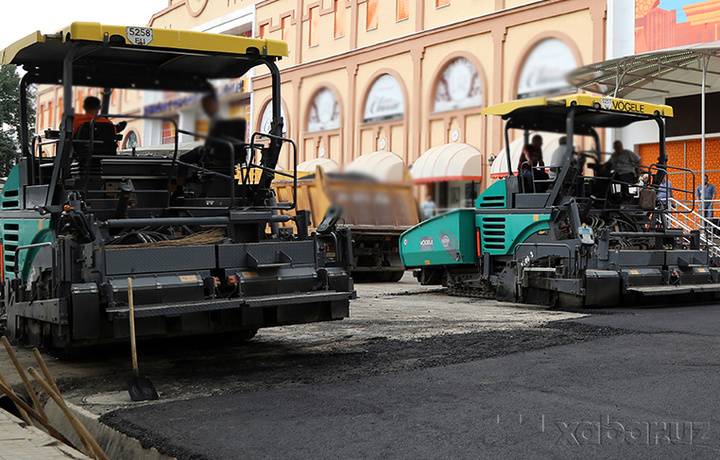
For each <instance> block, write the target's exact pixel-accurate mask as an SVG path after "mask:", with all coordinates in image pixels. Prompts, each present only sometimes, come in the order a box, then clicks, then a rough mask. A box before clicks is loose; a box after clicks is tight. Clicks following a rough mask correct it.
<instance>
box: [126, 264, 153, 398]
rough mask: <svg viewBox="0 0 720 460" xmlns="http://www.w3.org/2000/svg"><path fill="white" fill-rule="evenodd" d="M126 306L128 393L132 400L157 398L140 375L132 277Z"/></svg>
mask: <svg viewBox="0 0 720 460" xmlns="http://www.w3.org/2000/svg"><path fill="white" fill-rule="evenodd" d="M127 284H128V308H129V315H128V316H129V317H130V350H131V352H132V365H133V377H132V378H131V379H129V380H128V393H130V399H132V400H133V401H149V400H153V399H158V394H157V391H155V387H154V386H153V384H152V382H151V381H150V379H149V378H147V377H140V371H139V370H138V359H137V347H136V345H135V306H134V302H133V290H132V278H128V280H127Z"/></svg>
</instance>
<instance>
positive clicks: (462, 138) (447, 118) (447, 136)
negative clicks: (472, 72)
mask: <svg viewBox="0 0 720 460" xmlns="http://www.w3.org/2000/svg"><path fill="white" fill-rule="evenodd" d="M461 58H462V59H466V60H467V61H469V62H470V63H471V64H472V65H474V66H475V69H476V70H477V72H478V76H479V80H480V87H481V92H482V94H481V98H480V99H481V100H480V105H477V106H468V107H462V108H458V109H454V110H446V111H439V112H435V111H434V108H435V107H434V106H435V99H436V95H437V91H438V85H439V83H440V81H441V79H442V77H443V74H444V73H445V70H446V69H447V68H448V66H449V65H450V64H452V63H453V62H455V61H456V60H458V59H461ZM487 87H488V85H487V77H486V74H485V69H484V68H483V66H482V64H481V63H480V60H479V59H478V58H477V57H476V56H475V55H473V54H472V53H469V52H467V51H455V52H453V53H450V54H448V55H447V56H445V58H444V59H443V60H442V61H440V64H439V65H438V66H437V68H436V69H435V72H434V73H433V75H432V77H431V79H430V92H429V95H428V98H427V103H426V109H425V111H424V125H425V126H426V127H427V129H425V136H424V137H425V138H424V140H423V141H424V145H423V149H422V150H423V151H425V150H427V149H428V148H430V147H431V146H433V145H441V144H447V143H450V142H463V143H472V144H473V145H475V147H476V148H478V149H479V150H483V149H482V144H481V142H484V139H485V138H486V135H485V134H486V127H487V121H486V119H485V117H482V116H481V115H480V114H479V112H480V108H481V107H484V106H486V105H487V98H488V96H487V90H486V89H487ZM469 122H477V123H478V124H479V133H476V134H477V136H475V138H474V139H470V138H469V136H468V131H469V130H470V129H472V131H473V132H475V131H476V128H477V127H476V126H474V125H473V126H469ZM438 125H441V126H442V136H441V139H433V138H432V137H433V127H434V126H438ZM455 129H457V130H458V137H457V139H453V138H452V134H453V131H454V130H455ZM436 137H437V136H436Z"/></svg>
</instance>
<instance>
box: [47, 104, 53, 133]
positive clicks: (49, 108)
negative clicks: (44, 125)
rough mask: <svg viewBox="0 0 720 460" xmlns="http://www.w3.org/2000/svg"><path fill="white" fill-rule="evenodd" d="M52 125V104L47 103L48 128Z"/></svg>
mask: <svg viewBox="0 0 720 460" xmlns="http://www.w3.org/2000/svg"><path fill="white" fill-rule="evenodd" d="M52 125H53V103H52V101H50V102H48V126H49V127H51V128H52Z"/></svg>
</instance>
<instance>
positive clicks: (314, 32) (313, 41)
mask: <svg viewBox="0 0 720 460" xmlns="http://www.w3.org/2000/svg"><path fill="white" fill-rule="evenodd" d="M319 12H320V7H318V6H314V7H312V8H310V43H309V45H310V46H315V45H317V44H318V43H319V41H318V35H319V34H318V13H319Z"/></svg>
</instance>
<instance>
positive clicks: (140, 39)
mask: <svg viewBox="0 0 720 460" xmlns="http://www.w3.org/2000/svg"><path fill="white" fill-rule="evenodd" d="M126 35H127V39H128V40H129V41H130V43H132V44H133V45H149V44H150V42H151V41H152V40H153V30H152V29H151V28H149V27H127V28H126Z"/></svg>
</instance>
